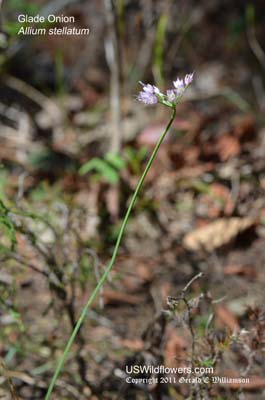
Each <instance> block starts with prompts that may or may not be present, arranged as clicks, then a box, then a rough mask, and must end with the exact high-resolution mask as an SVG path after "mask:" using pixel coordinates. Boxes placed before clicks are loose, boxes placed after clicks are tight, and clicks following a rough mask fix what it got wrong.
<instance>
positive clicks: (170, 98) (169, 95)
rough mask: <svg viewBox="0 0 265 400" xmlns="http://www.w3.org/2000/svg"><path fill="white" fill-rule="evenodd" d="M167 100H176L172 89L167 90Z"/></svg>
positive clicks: (171, 101)
mask: <svg viewBox="0 0 265 400" xmlns="http://www.w3.org/2000/svg"><path fill="white" fill-rule="evenodd" d="M167 100H168V101H169V102H170V103H173V101H175V100H176V93H175V91H174V89H169V90H167Z"/></svg>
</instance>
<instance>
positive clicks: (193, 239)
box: [183, 217, 254, 252]
mask: <svg viewBox="0 0 265 400" xmlns="http://www.w3.org/2000/svg"><path fill="white" fill-rule="evenodd" d="M252 225H254V221H253V220H252V219H250V218H237V217H234V218H222V219H217V220H216V221H214V222H211V223H209V224H208V225H205V226H202V227H201V228H197V229H195V230H194V231H192V232H190V233H188V234H187V235H185V236H184V239H183V245H184V247H185V248H186V249H188V250H193V251H198V250H207V251H209V252H211V251H213V250H215V249H217V248H219V247H221V246H223V245H225V244H228V243H229V242H230V241H231V240H232V239H233V238H235V237H236V236H237V235H238V234H239V233H241V232H243V231H244V230H246V229H248V228H250V227H251V226H252Z"/></svg>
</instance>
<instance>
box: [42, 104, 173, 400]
mask: <svg viewBox="0 0 265 400" xmlns="http://www.w3.org/2000/svg"><path fill="white" fill-rule="evenodd" d="M175 115H176V110H175V108H173V111H172V114H171V117H170V120H169V122H168V124H167V127H166V129H165V131H164V132H163V133H162V135H161V136H160V138H159V140H158V141H157V143H156V146H155V148H154V150H153V153H152V155H151V157H150V159H149V160H148V163H147V165H146V167H145V170H144V172H143V175H142V176H141V179H140V180H139V182H138V185H137V187H136V189H135V192H134V194H133V196H132V199H131V202H130V204H129V207H128V210H127V212H126V214H125V217H124V220H123V222H122V225H121V228H120V232H119V235H118V238H117V241H116V244H115V248H114V251H113V254H112V257H111V260H110V262H109V264H108V266H107V268H106V270H105V272H104V273H103V275H102V277H101V278H100V280H99V282H98V284H97V286H96V287H95V289H94V291H93V293H92V294H91V296H90V298H89V300H88V302H87V303H86V305H85V307H84V308H83V311H82V313H81V315H80V317H79V319H78V321H77V323H76V325H75V328H74V330H73V332H72V334H71V337H70V339H69V340H68V343H67V345H66V347H65V349H64V352H63V355H62V357H61V359H60V360H59V363H58V365H57V368H56V370H55V373H54V375H53V378H52V380H51V383H50V386H49V389H48V391H47V394H46V396H45V400H50V396H51V394H52V391H53V389H54V386H55V383H56V381H57V379H58V376H59V374H60V372H61V370H62V367H63V365H64V363H65V360H66V358H67V355H68V353H69V351H70V348H71V346H72V344H73V342H74V340H75V338H76V335H77V333H78V331H79V329H80V327H81V325H82V323H83V321H84V319H85V316H86V314H87V311H88V309H89V308H90V306H91V304H92V302H93V301H94V299H95V297H96V296H97V294H98V292H99V291H100V289H101V287H102V285H103V284H104V282H105V281H106V279H107V277H108V275H109V273H110V271H111V269H112V267H113V264H114V262H115V260H116V257H117V254H118V250H119V247H120V243H121V240H122V237H123V234H124V231H125V228H126V225H127V222H128V219H129V217H130V214H131V211H132V209H133V206H134V203H135V201H136V199H137V196H138V194H139V191H140V190H141V187H142V185H143V183H144V180H145V177H146V175H147V173H148V171H149V169H150V167H151V165H152V163H153V161H154V159H155V157H156V154H157V152H158V150H159V147H160V146H161V143H162V142H163V140H164V138H165V136H166V134H167V132H168V131H169V128H170V127H171V125H172V122H173V121H174V118H175Z"/></svg>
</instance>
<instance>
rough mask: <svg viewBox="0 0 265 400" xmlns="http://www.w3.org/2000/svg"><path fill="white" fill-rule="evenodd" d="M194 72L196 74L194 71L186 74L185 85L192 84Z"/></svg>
mask: <svg viewBox="0 0 265 400" xmlns="http://www.w3.org/2000/svg"><path fill="white" fill-rule="evenodd" d="M193 74H194V72H193V73H192V74H187V75H186V76H185V78H184V82H185V85H186V86H188V85H190V84H191V82H192V81H193Z"/></svg>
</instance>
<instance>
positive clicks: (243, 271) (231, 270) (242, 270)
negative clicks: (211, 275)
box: [224, 264, 257, 278]
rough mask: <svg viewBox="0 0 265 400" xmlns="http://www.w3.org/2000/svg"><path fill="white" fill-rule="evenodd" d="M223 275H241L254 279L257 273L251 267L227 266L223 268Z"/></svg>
mask: <svg viewBox="0 0 265 400" xmlns="http://www.w3.org/2000/svg"><path fill="white" fill-rule="evenodd" d="M224 274H225V275H243V276H247V277H249V278H255V277H256V275H257V272H256V270H255V267H254V266H252V265H240V264H229V265H226V266H225V267H224Z"/></svg>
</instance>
